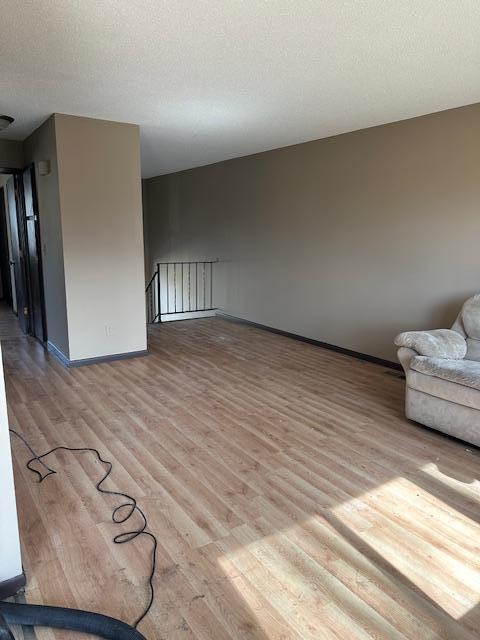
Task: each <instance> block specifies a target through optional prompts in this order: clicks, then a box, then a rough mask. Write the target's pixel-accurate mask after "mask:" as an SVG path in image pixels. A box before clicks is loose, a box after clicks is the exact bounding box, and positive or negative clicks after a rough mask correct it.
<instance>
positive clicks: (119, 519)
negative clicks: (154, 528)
mask: <svg viewBox="0 0 480 640" xmlns="http://www.w3.org/2000/svg"><path fill="white" fill-rule="evenodd" d="M10 432H11V433H13V434H14V435H15V436H17V438H19V439H20V440H21V441H22V442H23V443H24V445H25V446H26V447H27V448H28V450H29V451H30V453H31V454H32V456H33V457H32V458H30V460H28V462H27V465H26V466H27V469H28V470H29V471H31V472H33V473H35V474H37V476H38V481H39V482H43V481H44V480H45V479H46V478H48V477H49V476H51V475H53V474H55V473H57V472H56V471H55V470H54V469H52V468H51V467H49V466H48V465H47V464H46V463H45V462H44V458H46V457H47V456H50V455H51V454H53V453H55V452H57V451H70V452H73V453H86V452H88V453H93V454H94V455H95V456H96V458H97V460H98V461H99V462H100V463H101V464H102V465H104V467H106V471H105V473H104V475H103V477H102V478H101V479H100V480H99V481H98V482H97V484H96V485H95V488H96V489H97V491H99V492H100V493H103V494H105V495H110V496H117V497H119V498H123V499H125V500H126V502H122V504H120V505H118V506H117V507H115V508H114V509H113V511H112V521H113V522H114V523H115V524H124V523H125V522H127V521H128V520H129V519H130V518H131V517H132V516H133V514H134V513H135V512H137V513H138V514H140V516H141V518H142V525H141V526H140V527H139V528H138V529H133V530H132V531H126V532H123V533H119V534H117V535H116V536H115V537H114V538H113V542H114V543H115V544H125V543H126V542H130V541H131V540H134V539H135V538H138V537H139V536H142V535H143V536H147V537H149V538H150V539H151V540H152V541H153V547H152V560H151V570H150V575H149V578H148V584H149V588H150V595H149V599H148V603H147V605H146V607H145V609H144V610H143V612H142V614H141V615H140V616H139V617H138V618H137V619H136V620H135V622H134V623H133V625H132V627H133V628H134V629H136V628H137V626H138V625H139V624H140V622H141V621H142V620H143V619H144V618H145V616H146V615H147V613H148V612H149V611H150V609H151V607H152V604H153V600H154V598H155V588H154V586H153V577H154V575H155V569H156V559H157V546H158V541H157V538H156V536H155V535H154V534H153V533H151V532H150V531H147V527H148V521H147V518H146V516H145V514H144V512H143V511H142V509H140V507H139V506H138V504H137V501H136V500H135V498H133V497H132V496H130V495H129V494H128V493H123V492H121V491H112V490H111V489H104V488H103V487H102V484H103V483H104V482H105V480H106V479H107V478H108V477H109V475H110V473H111V472H112V469H113V464H112V463H111V462H110V461H109V460H104V459H103V458H102V456H101V455H100V453H99V451H98V450H97V449H94V448H92V447H67V446H58V447H54V448H53V449H50V450H49V451H47V452H45V453H42V454H40V455H38V454H37V453H36V452H35V450H34V449H33V448H32V447H31V445H30V444H29V442H28V441H27V440H26V438H24V436H22V435H21V434H20V433H18V432H17V431H15V429H10ZM35 461H37V462H38V463H39V464H41V465H42V467H43V468H44V469H45V471H46V473H45V474H42V473H40V471H38V470H37V469H34V468H33V467H32V466H31V465H32V463H33V462H35ZM18 606H30V605H18ZM50 609H55V607H50ZM83 613H85V612H83Z"/></svg>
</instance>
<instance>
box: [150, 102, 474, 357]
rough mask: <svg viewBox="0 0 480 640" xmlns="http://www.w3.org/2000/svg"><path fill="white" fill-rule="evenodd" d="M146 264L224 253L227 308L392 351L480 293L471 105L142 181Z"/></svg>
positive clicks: (385, 353)
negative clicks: (404, 335) (404, 334)
mask: <svg viewBox="0 0 480 640" xmlns="http://www.w3.org/2000/svg"><path fill="white" fill-rule="evenodd" d="M145 190H146V196H147V197H146V210H147V214H146V226H145V229H146V246H147V255H148V260H149V267H148V270H149V271H151V270H152V269H153V264H154V263H155V262H156V261H157V260H160V259H162V260H166V259H172V260H173V259H175V260H182V259H183V260H185V259H188V260H195V259H198V260H203V259H209V258H215V257H217V256H218V257H219V258H220V260H222V261H223V262H222V263H221V264H220V265H219V268H218V277H217V281H216V287H215V291H216V296H217V297H216V300H215V302H216V303H217V305H218V306H220V307H221V308H223V309H224V310H225V311H226V312H227V313H229V314H232V315H235V316H239V317H242V318H246V319H248V320H252V321H255V322H259V323H262V324H266V325H270V326H272V327H276V328H280V329H283V330H286V331H291V332H294V333H297V334H301V335H303V336H307V337H310V338H315V339H317V340H321V341H324V342H328V343H331V344H334V345H338V346H341V347H345V348H348V349H353V350H355V351H359V352H363V353H367V354H370V355H374V356H378V357H382V358H387V359H391V360H394V359H395V350H394V347H393V345H392V341H393V338H394V336H395V335H396V333H397V332H399V331H401V330H406V329H414V328H426V327H435V326H439V327H442V326H449V324H450V323H451V322H453V320H454V318H455V315H456V312H457V311H458V308H459V305H460V304H461V302H462V301H463V300H464V299H465V298H466V297H467V296H469V295H471V294H472V293H474V292H476V291H480V249H479V238H480V105H473V106H469V107H464V108H461V109H455V110H451V111H445V112H442V113H438V114H433V115H429V116H424V117H420V118H414V119H412V120H406V121H403V122H398V123H394V124H390V125H385V126H381V127H374V128H371V129H365V130H362V131H357V132H354V133H350V134H345V135H341V136H335V137H332V138H326V139H324V140H318V141H315V142H311V143H306V144H301V145H296V146H293V147H287V148H284V149H279V150H275V151H270V152H266V153H262V154H257V155H254V156H249V157H245V158H240V159H236V160H231V161H227V162H223V163H219V164H215V165H210V166H207V167H201V168H198V169H193V170H190V171H185V172H181V173H178V174H172V175H169V176H162V177H158V178H152V179H150V180H148V181H147V182H146V188H145Z"/></svg>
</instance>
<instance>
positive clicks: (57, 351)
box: [47, 340, 70, 367]
mask: <svg viewBox="0 0 480 640" xmlns="http://www.w3.org/2000/svg"><path fill="white" fill-rule="evenodd" d="M47 351H48V352H50V353H52V354H53V355H54V356H55V357H56V358H57V360H59V361H60V362H61V363H62V364H63V366H64V367H68V366H69V362H70V360H69V359H68V358H67V356H66V355H65V354H64V353H62V352H61V351H60V349H59V348H58V347H56V346H55V345H54V344H53V342H50V340H48V341H47Z"/></svg>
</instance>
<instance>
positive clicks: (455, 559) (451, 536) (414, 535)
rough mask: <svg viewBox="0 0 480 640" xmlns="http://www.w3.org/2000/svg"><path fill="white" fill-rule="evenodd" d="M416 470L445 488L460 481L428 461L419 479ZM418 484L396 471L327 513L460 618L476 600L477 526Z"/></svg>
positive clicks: (479, 569)
mask: <svg viewBox="0 0 480 640" xmlns="http://www.w3.org/2000/svg"><path fill="white" fill-rule="evenodd" d="M422 473H425V474H426V475H427V476H429V477H431V478H434V479H435V481H438V482H439V483H444V484H445V485H446V487H448V488H449V489H455V490H457V489H458V488H459V487H458V485H459V484H461V483H459V482H458V481H457V480H455V479H453V478H450V477H448V476H446V475H444V474H442V473H441V471H439V469H438V467H437V466H436V465H435V464H433V463H429V464H427V465H425V467H422V469H420V470H419V474H420V475H419V477H418V482H419V484H420V482H421V474H422ZM419 484H418V485H417V484H416V483H415V482H414V481H413V480H410V479H408V478H404V477H397V478H394V479H392V480H389V481H388V482H386V483H384V484H382V485H380V486H377V487H375V488H373V489H372V490H370V491H367V492H365V493H363V494H361V495H360V496H358V497H355V498H352V500H349V501H346V502H344V503H342V504H341V505H338V506H337V507H334V508H332V509H331V513H332V514H334V515H335V516H336V518H338V519H339V521H340V522H341V523H342V524H343V525H344V526H345V527H347V528H348V529H349V530H350V531H351V532H352V535H353V536H355V537H356V538H357V539H358V542H359V543H360V544H361V545H365V548H366V549H367V550H369V551H370V553H371V557H374V558H377V561H380V562H384V564H385V566H389V565H390V566H391V567H392V568H393V570H396V572H398V573H400V574H401V575H402V576H404V577H405V578H406V579H407V580H408V581H409V582H410V584H411V585H412V586H413V587H415V588H418V589H420V590H421V591H422V592H423V593H424V594H425V595H426V596H427V597H428V598H429V599H430V600H432V601H433V602H434V603H436V604H437V605H439V606H441V607H442V609H443V610H444V611H445V612H447V613H448V614H449V615H450V616H451V617H452V618H454V619H460V618H462V617H463V616H464V615H465V614H466V613H468V612H469V611H470V610H471V609H472V608H473V607H474V606H476V605H477V604H478V603H479V602H480V598H479V595H478V594H479V593H480V566H479V558H478V540H480V526H479V525H478V523H477V522H475V521H474V520H472V519H471V518H468V516H466V515H465V514H464V513H461V512H460V511H459V510H457V509H455V508H454V507H452V506H451V505H450V504H448V503H447V502H446V501H444V500H442V499H440V498H439V495H432V494H431V493H429V492H428V491H427V490H426V489H425V488H423V487H421V486H419ZM477 484H478V481H476V482H475V483H474V485H477ZM472 486H473V485H469V486H468V489H467V488H465V490H464V491H462V490H461V488H460V491H459V492H458V498H459V499H461V498H463V499H464V498H465V497H467V496H468V497H471V496H472ZM440 529H441V534H440V533H439V530H440ZM475 541H477V543H476V542H475ZM369 551H367V552H366V553H367V555H368V553H369Z"/></svg>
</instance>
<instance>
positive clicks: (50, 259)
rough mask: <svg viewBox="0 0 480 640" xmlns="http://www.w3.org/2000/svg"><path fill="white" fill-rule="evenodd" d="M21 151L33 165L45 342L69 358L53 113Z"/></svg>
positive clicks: (26, 163) (27, 163) (26, 162)
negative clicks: (44, 165) (45, 167)
mask: <svg viewBox="0 0 480 640" xmlns="http://www.w3.org/2000/svg"><path fill="white" fill-rule="evenodd" d="M24 150H25V165H29V164H31V163H34V165H35V178H36V184H37V196H38V209H39V219H40V236H41V246H42V266H43V282H44V292H45V315H46V322H47V334H48V341H49V342H50V343H51V344H52V345H54V346H55V347H56V348H57V349H58V350H59V351H61V352H62V353H63V354H64V355H65V356H66V357H67V358H68V357H69V339H68V323H67V303H66V291H65V274H64V259H63V237H62V220H61V210H60V197H59V181H58V162H57V141H56V131H55V118H54V116H51V117H50V118H49V119H48V120H47V121H46V122H44V123H43V124H42V125H41V126H40V127H39V128H38V129H36V130H35V131H34V132H33V133H32V134H31V135H30V136H29V137H28V138H27V139H26V140H25V143H24ZM42 161H48V162H49V163H50V172H49V173H48V175H43V176H41V175H40V173H39V170H38V166H39V165H38V163H39V162H42Z"/></svg>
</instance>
